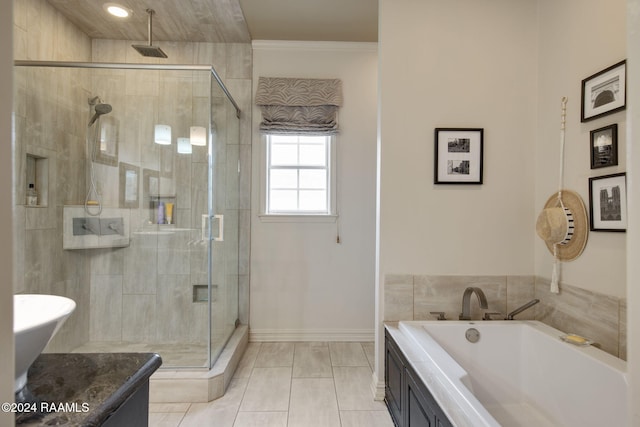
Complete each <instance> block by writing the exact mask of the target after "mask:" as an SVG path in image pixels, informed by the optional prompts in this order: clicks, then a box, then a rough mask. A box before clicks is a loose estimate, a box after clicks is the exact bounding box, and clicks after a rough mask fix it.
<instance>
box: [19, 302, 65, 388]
mask: <svg viewBox="0 0 640 427" xmlns="http://www.w3.org/2000/svg"><path fill="white" fill-rule="evenodd" d="M75 308H76V303H75V302H74V301H73V300H72V299H69V298H65V297H60V296H56V295H37V294H27V295H14V296H13V334H14V336H15V345H16V352H15V355H16V366H15V367H16V382H15V386H14V391H15V392H16V393H17V392H18V391H20V390H22V388H23V387H24V386H25V385H26V384H27V371H28V370H29V367H30V366H31V364H32V363H33V362H34V361H35V360H36V358H37V357H38V356H39V355H40V353H42V350H44V348H45V347H46V346H47V343H49V340H51V338H52V337H53V336H54V335H55V334H56V332H58V329H60V326H62V324H63V323H64V321H65V320H66V319H67V317H69V315H70V314H71V313H72V312H73V310H75Z"/></svg>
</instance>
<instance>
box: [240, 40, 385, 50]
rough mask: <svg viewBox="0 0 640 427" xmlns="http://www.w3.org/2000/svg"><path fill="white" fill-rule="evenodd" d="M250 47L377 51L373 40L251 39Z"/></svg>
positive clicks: (255, 48) (258, 48)
mask: <svg viewBox="0 0 640 427" xmlns="http://www.w3.org/2000/svg"><path fill="white" fill-rule="evenodd" d="M251 47H252V48H253V49H254V50H305V51H309V50H324V51H359V52H377V51H378V43H373V42H333V41H295V40H253V41H252V42H251Z"/></svg>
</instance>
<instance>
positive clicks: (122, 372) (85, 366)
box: [16, 353, 162, 427]
mask: <svg viewBox="0 0 640 427" xmlns="http://www.w3.org/2000/svg"><path fill="white" fill-rule="evenodd" d="M161 364H162V359H161V358H160V356H159V355H157V354H155V353H65V354H56V353H43V354H41V355H40V356H39V357H38V358H37V359H36V361H35V362H34V363H33V365H31V368H29V373H28V380H27V386H26V388H27V389H28V391H27V392H26V393H21V395H20V396H16V402H19V401H23V404H22V405H21V406H22V409H25V411H23V412H19V413H16V426H45V425H46V426H50V425H54V426H55V425H68V426H83V427H85V426H86V427H90V426H99V425H101V424H102V423H103V422H104V421H105V420H106V419H107V418H108V417H109V415H111V414H112V413H113V412H114V411H115V410H117V409H118V408H119V407H120V405H122V403H124V402H125V401H126V400H127V398H129V396H131V395H132V394H133V393H135V392H136V391H137V390H138V388H140V386H142V385H144V384H145V383H146V382H147V381H148V380H149V377H150V376H151V374H153V372H155V371H156V369H158V368H159V367H160V365H161ZM19 408H20V407H19Z"/></svg>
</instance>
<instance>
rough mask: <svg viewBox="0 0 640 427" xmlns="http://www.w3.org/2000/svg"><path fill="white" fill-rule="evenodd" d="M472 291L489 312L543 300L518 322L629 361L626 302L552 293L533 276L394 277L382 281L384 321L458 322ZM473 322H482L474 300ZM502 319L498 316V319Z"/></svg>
mask: <svg viewBox="0 0 640 427" xmlns="http://www.w3.org/2000/svg"><path fill="white" fill-rule="evenodd" d="M468 286H477V287H479V288H481V289H482V290H483V292H484V294H485V295H486V297H487V302H488V306H489V309H488V310H486V311H489V312H500V313H502V314H506V313H509V312H510V311H512V310H514V309H515V308H517V307H520V306H521V305H523V304H525V303H527V302H528V301H531V300H532V299H534V298H537V299H539V300H540V303H539V304H536V305H535V306H533V307H532V308H530V309H529V310H526V311H524V312H522V313H521V314H519V315H518V316H517V319H521V320H531V319H535V320H539V321H541V322H543V323H545V324H548V325H550V326H552V327H554V328H556V329H559V330H561V331H564V332H571V333H576V334H579V335H582V336H584V337H587V338H589V339H591V340H593V341H594V342H595V343H596V344H597V345H598V346H599V347H600V348H601V349H602V350H604V351H606V352H608V353H610V354H612V355H614V356H616V357H620V358H621V359H625V358H626V330H627V327H626V300H624V299H619V298H614V297H610V296H607V295H603V294H598V293H594V292H590V291H587V290H584V289H581V288H577V287H575V286H570V285H566V284H561V286H560V293H559V294H552V293H551V292H549V287H550V282H549V281H548V280H546V279H542V278H539V277H534V276H428V275H407V274H390V275H386V276H385V281H384V319H385V321H400V320H435V319H436V316H435V315H432V314H431V313H430V312H432V311H434V312H438V311H443V312H445V313H446V318H447V319H449V320H458V316H459V314H460V311H461V308H462V294H463V293H464V290H465V288H467V287H468ZM471 307H472V318H473V319H481V318H482V316H483V313H482V311H484V310H482V311H481V310H480V309H479V308H478V302H477V299H476V297H475V295H472V299H471ZM501 317H504V316H494V318H496V319H500V318H501Z"/></svg>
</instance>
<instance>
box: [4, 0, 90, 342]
mask: <svg viewBox="0 0 640 427" xmlns="http://www.w3.org/2000/svg"><path fill="white" fill-rule="evenodd" d="M14 57H15V58H16V59H31V60H58V61H65V60H66V61H68V60H73V61H90V60H91V40H90V39H89V37H87V36H86V35H85V34H84V33H82V32H80V31H79V30H78V29H77V28H76V27H75V26H73V25H71V24H70V23H69V22H68V21H67V20H66V19H65V18H64V17H62V16H61V15H60V14H59V13H58V12H56V11H55V10H54V9H53V8H52V7H51V6H49V4H48V3H47V2H46V1H45V0H21V1H16V2H14ZM57 71H58V70H55V69H47V70H36V69H29V68H18V69H16V72H15V74H14V81H15V89H14V92H15V96H14V108H15V153H14V165H15V169H14V183H15V205H14V215H13V217H14V221H15V226H14V230H15V238H14V251H13V252H14V254H15V255H14V256H15V262H14V266H15V267H14V291H15V292H20V293H29V292H32V293H50V294H57V295H67V296H69V297H71V298H73V299H74V300H75V301H76V303H77V308H76V311H75V313H74V314H73V316H71V317H70V318H69V319H68V321H67V322H66V324H65V327H64V328H63V329H61V330H60V332H59V333H58V334H57V335H56V337H55V338H54V340H53V341H52V343H51V344H50V345H49V350H51V351H65V350H67V349H69V348H73V347H75V346H77V345H79V344H82V343H83V342H85V341H86V340H87V339H88V338H89V276H90V271H89V268H90V257H89V255H88V254H87V253H83V252H70V251H62V206H63V205H65V204H67V203H78V202H79V201H80V200H81V199H82V198H83V197H84V170H85V160H84V144H85V132H86V122H85V120H84V117H85V116H86V115H87V111H88V110H87V105H86V104H85V105H81V104H78V103H74V101H73V100H75V99H85V100H86V99H87V97H88V96H89V94H90V85H91V81H90V78H89V77H90V74H89V73H88V72H86V71H85V70H74V71H72V72H71V73H60V72H57ZM79 117H81V118H82V120H78V118H79ZM27 155H30V156H32V158H38V159H46V165H47V166H46V169H45V171H44V172H45V173H44V176H41V177H40V179H41V182H39V183H38V182H36V186H37V187H41V188H38V190H40V191H42V190H44V186H45V185H46V188H47V190H48V191H47V194H46V200H45V198H44V197H42V196H43V195H42V193H41V200H40V206H37V207H27V206H25V191H26V189H27V185H28V183H27V182H26V176H27V174H28V173H29V172H31V171H27V160H26V159H27ZM45 183H46V184H45ZM78 183H80V185H79V184H78Z"/></svg>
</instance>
